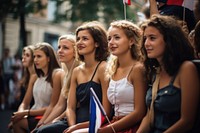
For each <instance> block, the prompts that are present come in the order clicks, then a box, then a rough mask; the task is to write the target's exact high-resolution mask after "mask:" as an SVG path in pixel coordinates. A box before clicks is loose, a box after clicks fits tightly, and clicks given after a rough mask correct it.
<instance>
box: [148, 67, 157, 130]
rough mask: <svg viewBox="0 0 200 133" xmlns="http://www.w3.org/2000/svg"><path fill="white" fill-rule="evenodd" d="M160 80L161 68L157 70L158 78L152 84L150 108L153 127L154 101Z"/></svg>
mask: <svg viewBox="0 0 200 133" xmlns="http://www.w3.org/2000/svg"><path fill="white" fill-rule="evenodd" d="M159 82H160V74H159V70H157V74H156V79H155V81H154V83H153V86H152V100H151V105H150V110H149V116H150V126H151V127H152V126H153V121H154V101H155V99H156V96H157V91H158V85H159Z"/></svg>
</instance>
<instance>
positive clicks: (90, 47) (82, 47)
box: [64, 30, 108, 133]
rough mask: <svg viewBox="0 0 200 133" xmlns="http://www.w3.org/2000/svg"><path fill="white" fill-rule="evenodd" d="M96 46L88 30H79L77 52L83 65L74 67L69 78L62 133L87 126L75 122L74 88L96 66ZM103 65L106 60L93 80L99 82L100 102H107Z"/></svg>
mask: <svg viewBox="0 0 200 133" xmlns="http://www.w3.org/2000/svg"><path fill="white" fill-rule="evenodd" d="M96 47H98V45H97V43H96V42H94V39H93V38H92V36H91V34H90V33H89V32H88V30H82V31H79V33H78V36H77V48H78V53H79V54H80V55H83V56H84V63H85V64H83V65H81V66H79V67H77V68H75V69H74V71H73V74H72V79H71V86H70V91H69V98H68V101H67V110H66V115H67V116H68V118H67V119H68V124H69V126H70V127H69V128H68V129H66V130H65V131H64V133H69V132H72V131H74V130H77V129H80V128H84V127H88V124H89V122H85V123H79V124H76V122H75V120H76V114H75V110H76V103H77V101H76V88H77V86H78V85H79V84H82V83H86V82H88V81H89V80H90V79H91V76H92V74H93V72H94V69H95V68H96V66H97V64H98V61H96V60H95V49H96ZM105 67H106V62H102V63H101V64H100V65H99V67H98V69H97V71H96V74H95V76H94V78H93V81H94V82H96V83H99V84H101V86H102V96H103V98H102V99H103V100H102V101H103V102H102V104H103V105H104V104H107V103H108V101H107V98H106V97H105V96H106V92H107V88H108V81H106V80H105V75H104V72H105ZM105 111H106V112H108V109H106V108H105Z"/></svg>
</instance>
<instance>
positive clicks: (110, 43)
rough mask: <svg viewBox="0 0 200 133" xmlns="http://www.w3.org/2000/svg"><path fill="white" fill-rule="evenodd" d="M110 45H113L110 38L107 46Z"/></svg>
mask: <svg viewBox="0 0 200 133" xmlns="http://www.w3.org/2000/svg"><path fill="white" fill-rule="evenodd" d="M112 45H113V39H112V38H110V39H109V40H108V46H112Z"/></svg>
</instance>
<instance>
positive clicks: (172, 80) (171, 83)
mask: <svg viewBox="0 0 200 133" xmlns="http://www.w3.org/2000/svg"><path fill="white" fill-rule="evenodd" d="M175 79H176V74H175V75H174V76H173V77H172V79H171V81H170V83H169V84H170V85H173V84H174V80H175Z"/></svg>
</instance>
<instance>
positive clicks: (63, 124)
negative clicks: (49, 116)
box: [33, 118, 69, 133]
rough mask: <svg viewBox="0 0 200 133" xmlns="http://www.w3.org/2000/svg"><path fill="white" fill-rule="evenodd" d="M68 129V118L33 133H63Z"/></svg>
mask: <svg viewBox="0 0 200 133" xmlns="http://www.w3.org/2000/svg"><path fill="white" fill-rule="evenodd" d="M68 127H69V126H68V123H67V120H66V118H63V119H61V120H60V121H57V122H55V123H52V124H49V125H44V126H42V127H41V128H39V129H36V130H35V131H34V132H33V133H63V131H64V130H65V129H66V128H68Z"/></svg>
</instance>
